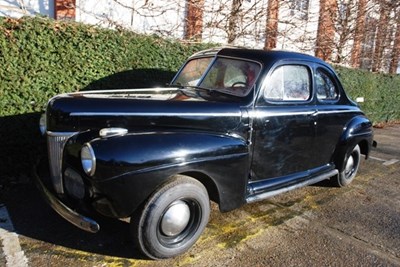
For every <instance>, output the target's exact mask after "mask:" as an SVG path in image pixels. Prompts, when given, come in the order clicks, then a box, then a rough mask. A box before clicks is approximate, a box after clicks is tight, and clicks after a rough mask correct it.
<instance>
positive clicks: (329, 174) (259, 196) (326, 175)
mask: <svg viewBox="0 0 400 267" xmlns="http://www.w3.org/2000/svg"><path fill="white" fill-rule="evenodd" d="M338 173H339V171H338V170H336V169H335V170H331V171H330V172H327V173H324V174H321V175H319V176H317V177H314V178H312V179H310V180H306V181H304V182H301V183H298V184H294V185H292V186H288V187H284V188H279V189H276V190H273V191H268V192H265V193H261V194H256V195H250V196H248V197H247V198H246V202H247V203H252V202H256V201H259V200H263V199H266V198H269V197H272V196H275V195H278V194H281V193H285V192H288V191H291V190H293V189H297V188H300V187H304V186H307V185H311V184H315V183H318V182H321V181H323V180H326V179H329V178H331V177H332V176H335V175H337V174H338Z"/></svg>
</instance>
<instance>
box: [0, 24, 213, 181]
mask: <svg viewBox="0 0 400 267" xmlns="http://www.w3.org/2000/svg"><path fill="white" fill-rule="evenodd" d="M208 47H210V45H209V44H191V45H187V44H182V43H180V42H177V41H173V40H164V39H161V38H158V37H157V36H143V35H138V34H135V33H132V32H128V31H114V30H105V29H99V28H96V27H93V26H87V25H83V24H79V23H66V22H59V21H53V20H50V19H47V18H41V17H35V18H31V17H25V18H22V19H18V20H17V19H10V18H4V17H0V138H1V145H0V185H1V183H2V181H3V183H7V181H10V180H12V181H15V176H18V177H20V178H21V179H24V177H27V176H29V172H30V170H31V166H32V165H33V162H35V160H36V159H37V158H38V156H41V155H43V154H44V153H45V151H44V150H43V148H45V144H44V143H43V140H42V138H41V136H40V134H39V131H38V120H39V116H40V112H41V111H42V110H43V108H44V107H45V104H46V103H47V101H48V99H49V98H50V97H52V96H54V95H56V94H58V93H62V92H71V91H76V90H85V89H106V88H137V87H144V86H155V85H163V84H165V83H167V82H169V81H170V80H171V78H172V77H173V75H174V73H175V72H176V70H177V69H178V68H179V66H180V65H181V64H182V62H184V61H185V60H186V58H187V57H188V56H189V55H191V54H193V53H194V52H197V51H199V50H202V49H205V48H208Z"/></svg>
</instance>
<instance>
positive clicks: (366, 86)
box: [336, 67, 400, 123]
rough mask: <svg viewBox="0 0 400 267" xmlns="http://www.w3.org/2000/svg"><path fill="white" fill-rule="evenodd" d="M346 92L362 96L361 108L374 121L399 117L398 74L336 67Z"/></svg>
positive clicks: (399, 80) (399, 88)
mask: <svg viewBox="0 0 400 267" xmlns="http://www.w3.org/2000/svg"><path fill="white" fill-rule="evenodd" d="M336 70H337V72H338V74H339V76H340V78H341V81H342V83H343V86H344V87H345V90H346V92H347V94H348V95H349V96H350V97H351V98H352V99H354V100H355V99H356V98H357V97H364V100H365V102H364V103H360V106H361V108H362V109H363V110H364V111H365V113H366V114H367V116H368V117H369V118H370V119H371V120H372V121H373V122H374V123H379V122H390V121H396V120H399V119H400V110H399V109H398V107H399V106H400V75H386V74H377V73H371V72H367V71H363V70H355V69H348V68H343V67H336Z"/></svg>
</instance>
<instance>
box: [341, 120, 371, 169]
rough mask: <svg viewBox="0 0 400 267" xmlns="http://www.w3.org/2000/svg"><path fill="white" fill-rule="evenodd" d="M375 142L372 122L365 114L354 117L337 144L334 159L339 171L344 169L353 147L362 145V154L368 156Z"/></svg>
mask: <svg viewBox="0 0 400 267" xmlns="http://www.w3.org/2000/svg"><path fill="white" fill-rule="evenodd" d="M372 142H373V131H372V123H371V121H370V120H368V118H366V117H365V116H362V115H360V116H357V117H354V118H353V119H352V120H351V121H350V122H349V123H348V124H347V125H346V126H345V127H344V130H343V133H342V135H341V136H340V139H339V142H338V144H337V146H336V150H335V153H334V158H333V161H334V162H335V165H336V168H337V169H338V170H339V171H343V169H344V166H343V162H344V159H345V157H346V155H348V154H349V153H350V152H351V150H352V149H353V147H355V146H356V145H359V146H360V149H361V154H363V155H365V157H366V158H368V155H369V152H370V150H371V146H372Z"/></svg>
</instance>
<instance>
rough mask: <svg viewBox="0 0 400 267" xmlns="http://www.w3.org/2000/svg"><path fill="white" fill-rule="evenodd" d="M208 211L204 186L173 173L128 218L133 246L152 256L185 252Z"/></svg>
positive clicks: (201, 230) (195, 239)
mask: <svg viewBox="0 0 400 267" xmlns="http://www.w3.org/2000/svg"><path fill="white" fill-rule="evenodd" d="M209 215H210V200H209V198H208V193H207V190H206V188H205V187H204V186H203V184H201V183H200V182H199V181H197V180H195V179H192V178H190V177H187V176H177V177H176V178H175V179H174V180H172V181H171V182H169V183H167V184H165V185H164V186H162V187H161V188H160V189H159V190H157V191H156V192H155V193H154V194H153V195H152V196H150V198H149V199H148V201H147V202H146V204H145V205H144V208H143V210H142V211H141V213H140V212H137V215H133V216H132V218H131V230H132V234H133V238H134V242H135V244H136V246H137V247H138V248H139V249H140V251H141V252H142V253H144V254H145V255H146V256H148V257H149V258H152V259H163V258H170V257H174V256H177V255H179V254H182V253H184V252H186V251H187V250H188V249H189V248H190V247H191V246H192V245H193V244H194V243H195V242H196V241H197V239H198V238H199V237H200V235H201V233H202V232H203V230H204V228H205V227H206V225H207V222H208V218H209Z"/></svg>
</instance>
